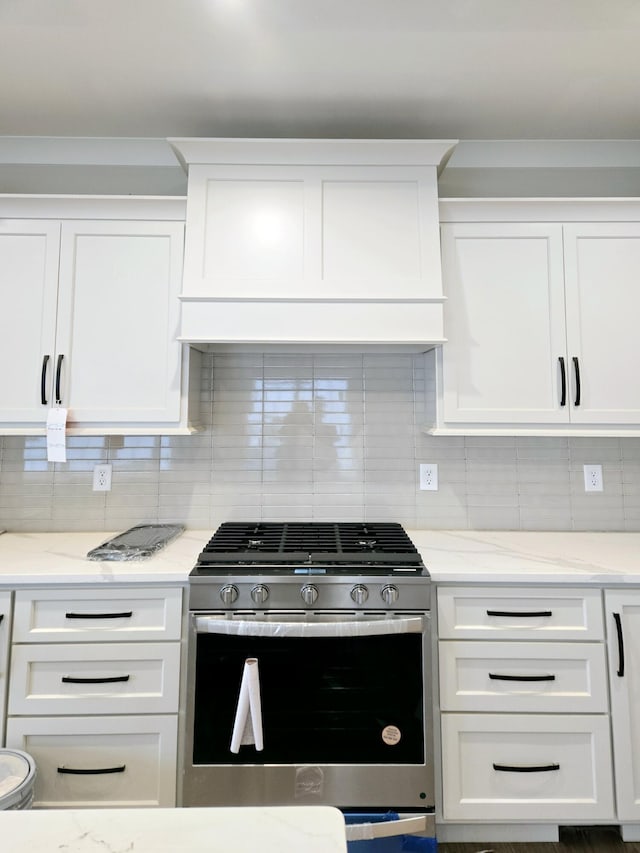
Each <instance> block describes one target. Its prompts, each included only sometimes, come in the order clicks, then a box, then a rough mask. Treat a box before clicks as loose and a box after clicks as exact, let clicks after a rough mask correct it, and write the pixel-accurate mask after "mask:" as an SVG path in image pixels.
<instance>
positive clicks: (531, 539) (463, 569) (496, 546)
mask: <svg viewBox="0 0 640 853" xmlns="http://www.w3.org/2000/svg"><path fill="white" fill-rule="evenodd" d="M407 532H408V534H409V536H410V537H411V539H412V541H413V543H414V544H415V546H416V548H418V550H419V551H420V554H421V556H422V559H423V560H424V563H425V565H426V566H427V568H428V569H429V572H430V574H431V577H432V579H433V580H434V581H436V582H437V583H500V584H519V583H543V584H546V585H548V584H598V585H603V586H605V585H611V584H640V533H570V532H556V531H536V532H522V531H487V530H475V531H474V530H459V531H456V530H451V531H435V530H434V531H426V530H422V531H419V530H413V531H412V530H408V531H407Z"/></svg>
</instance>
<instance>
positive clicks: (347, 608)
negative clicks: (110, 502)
mask: <svg viewBox="0 0 640 853" xmlns="http://www.w3.org/2000/svg"><path fill="white" fill-rule="evenodd" d="M189 582H190V588H189V610H190V627H189V649H188V675H187V679H188V691H187V732H186V741H185V742H186V749H185V762H184V779H183V804H184V805H186V806H205V805H225V806H232V805H286V804H298V803H299V804H329V805H335V806H338V807H340V808H346V809H350V808H352V809H358V808H367V809H371V808H382V809H386V808H393V809H396V810H404V811H406V810H412V811H416V810H425V811H431V810H432V809H433V803H434V793H433V789H434V774H433V751H432V707H431V703H432V699H431V691H430V685H431V627H430V626H431V619H430V603H431V590H430V579H429V573H428V571H427V569H426V568H425V566H424V564H423V562H422V559H421V557H420V555H419V553H418V551H417V550H416V548H415V546H414V545H413V543H412V542H411V540H410V539H409V537H408V536H407V534H406V532H405V531H404V529H403V528H402V527H401V525H399V524H384V523H370V524H365V523H320V522H316V523H298V522H296V523H279V522H278V523H231V522H230V523H226V524H223V525H221V526H220V527H219V528H218V530H217V531H216V532H215V534H214V536H213V537H212V539H211V540H210V542H209V543H208V544H207V546H206V547H205V548H204V550H203V552H202V553H201V554H200V557H199V559H198V562H197V564H196V566H195V567H194V569H193V571H192V572H191V574H190V578H189Z"/></svg>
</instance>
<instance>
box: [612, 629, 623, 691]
mask: <svg viewBox="0 0 640 853" xmlns="http://www.w3.org/2000/svg"><path fill="white" fill-rule="evenodd" d="M613 618H614V619H615V623H616V634H617V635H618V673H617V674H618V676H619V677H620V678H622V677H623V676H624V637H623V635H622V619H621V618H620V614H619V613H614V614H613Z"/></svg>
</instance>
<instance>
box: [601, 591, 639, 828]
mask: <svg viewBox="0 0 640 853" xmlns="http://www.w3.org/2000/svg"><path fill="white" fill-rule="evenodd" d="M605 612H606V619H607V635H608V649H609V678H610V689H611V729H612V735H613V753H614V765H615V779H616V800H617V807H618V817H619V818H620V820H622V821H634V822H635V823H636V824H637V825H638V826H637V827H636V832H635V833H634V835H633V839H636V840H637V839H638V838H640V713H639V712H638V709H639V708H640V589H624V590H606V591H605ZM633 839H632V838H631V837H630V838H629V840H633Z"/></svg>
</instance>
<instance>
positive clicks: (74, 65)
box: [0, 0, 640, 140]
mask: <svg viewBox="0 0 640 853" xmlns="http://www.w3.org/2000/svg"><path fill="white" fill-rule="evenodd" d="M639 84H640V0H0V135H3V136H31V135H35V136H67V137H68V136H75V137H153V138H164V137H167V136H312V137H313V136H316V137H340V136H344V137H406V138H409V137H424V138H453V139H475V140H483V139H585V140H593V139H621V140H622V139H626V140H629V139H640V85H639Z"/></svg>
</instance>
